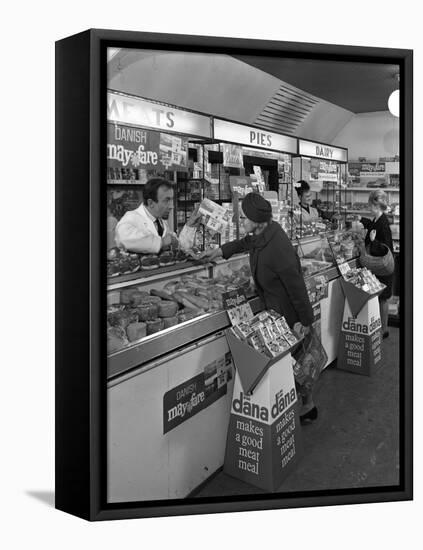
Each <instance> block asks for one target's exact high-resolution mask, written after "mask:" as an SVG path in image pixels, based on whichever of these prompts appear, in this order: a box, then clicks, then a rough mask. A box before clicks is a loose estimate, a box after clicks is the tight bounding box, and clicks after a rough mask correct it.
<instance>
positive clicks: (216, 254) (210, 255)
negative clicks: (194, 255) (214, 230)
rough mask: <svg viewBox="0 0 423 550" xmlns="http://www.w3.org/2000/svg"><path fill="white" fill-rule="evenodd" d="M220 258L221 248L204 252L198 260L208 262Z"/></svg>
mask: <svg viewBox="0 0 423 550" xmlns="http://www.w3.org/2000/svg"><path fill="white" fill-rule="evenodd" d="M221 256H222V249H221V248H209V249H208V250H204V252H202V253H201V254H200V256H199V258H200V259H203V258H207V259H208V260H210V261H213V260H216V259H217V258H220V257H221Z"/></svg>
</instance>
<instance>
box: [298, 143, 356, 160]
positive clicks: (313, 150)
mask: <svg viewBox="0 0 423 550" xmlns="http://www.w3.org/2000/svg"><path fill="white" fill-rule="evenodd" d="M299 154H300V155H301V156H303V157H316V158H320V159H327V160H336V161H338V162H347V161H348V151H347V149H341V148H339V147H332V146H331V145H324V144H323V143H316V142H314V141H304V140H302V139H300V140H299Z"/></svg>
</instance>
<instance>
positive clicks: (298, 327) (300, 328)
mask: <svg viewBox="0 0 423 550" xmlns="http://www.w3.org/2000/svg"><path fill="white" fill-rule="evenodd" d="M310 330H311V327H310V326H308V327H305V326H304V325H302V324H301V323H300V322H298V323H295V325H294V331H295V332H296V333H297V334H298V336H300V337H301V336H306V335H307V334H308V333H309V332H310Z"/></svg>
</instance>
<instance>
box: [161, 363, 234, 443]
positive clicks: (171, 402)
mask: <svg viewBox="0 0 423 550" xmlns="http://www.w3.org/2000/svg"><path fill="white" fill-rule="evenodd" d="M231 379H232V360H231V354H230V353H226V354H225V355H223V356H222V357H219V358H218V359H216V360H214V361H211V362H210V363H208V364H207V365H205V367H204V370H203V372H201V373H200V374H198V375H197V376H194V377H193V378H190V379H189V380H187V381H185V382H183V383H182V384H179V385H178V386H176V387H174V388H172V389H171V390H169V391H167V392H166V393H165V394H164V396H163V433H164V434H165V433H167V432H169V431H170V430H173V429H174V428H176V427H177V426H179V425H180V424H182V423H183V422H186V421H187V420H189V419H190V418H191V417H192V416H194V415H196V414H198V413H199V412H200V411H202V410H203V409H205V408H207V407H208V406H209V405H211V404H212V403H214V402H215V401H217V400H218V399H219V398H220V397H222V396H223V395H225V394H226V392H227V384H228V382H229V381H230V380H231Z"/></svg>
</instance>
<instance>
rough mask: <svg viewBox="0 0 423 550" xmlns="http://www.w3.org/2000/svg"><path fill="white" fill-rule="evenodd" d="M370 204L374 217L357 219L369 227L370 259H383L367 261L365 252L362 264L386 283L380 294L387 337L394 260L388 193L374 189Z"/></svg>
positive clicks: (368, 248) (367, 245)
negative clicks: (386, 212)
mask: <svg viewBox="0 0 423 550" xmlns="http://www.w3.org/2000/svg"><path fill="white" fill-rule="evenodd" d="M369 206H370V210H371V212H372V214H373V216H374V217H373V219H369V218H363V217H361V216H357V219H358V220H359V221H361V223H362V224H363V226H364V228H365V229H367V234H366V238H365V241H364V244H365V247H366V251H367V252H368V254H369V256H370V259H371V258H372V257H373V258H380V259H381V261H380V262H378V261H377V260H373V262H366V255H365V254H364V257H363V258H362V265H364V266H365V267H368V268H369V269H370V270H372V271H373V273H374V274H375V275H376V277H377V278H378V279H379V280H380V282H381V283H383V284H384V285H386V288H385V289H384V290H383V291H382V293H381V294H380V296H379V304H380V317H381V321H382V334H383V338H387V337H388V336H389V332H388V299H389V298H390V297H391V296H392V283H393V278H394V275H393V273H394V260H393V245H392V233H391V227H390V225H389V220H388V217H387V216H386V214H385V211H386V209H387V208H388V201H387V195H386V193H385V192H384V191H382V190H380V189H378V190H376V191H372V192H371V193H370V196H369ZM382 258H383V260H382ZM372 264H373V265H372ZM382 273H383V274H382Z"/></svg>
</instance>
